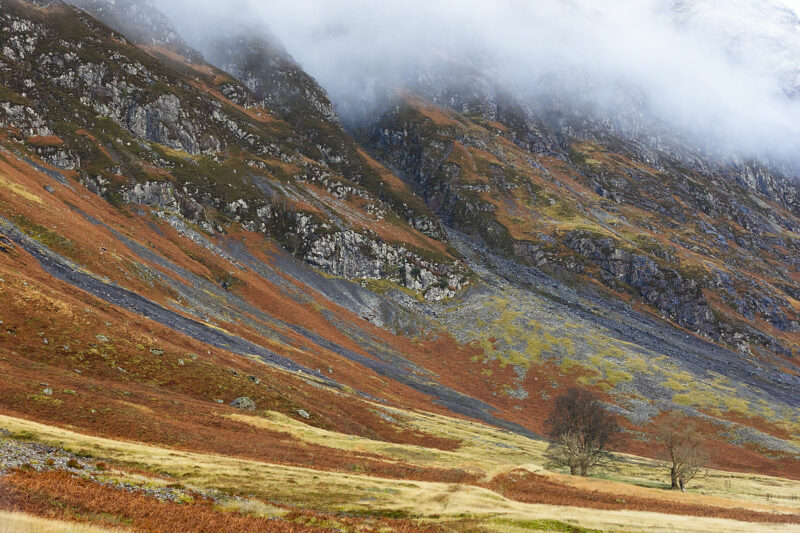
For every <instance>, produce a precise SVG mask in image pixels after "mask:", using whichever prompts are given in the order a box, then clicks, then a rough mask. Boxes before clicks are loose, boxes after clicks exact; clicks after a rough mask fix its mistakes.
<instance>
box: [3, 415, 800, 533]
mask: <svg viewBox="0 0 800 533" xmlns="http://www.w3.org/2000/svg"><path fill="white" fill-rule="evenodd" d="M392 415H393V416H395V417H398V418H402V419H403V420H404V422H406V423H408V424H411V425H412V426H413V427H415V428H416V429H424V430H426V431H428V432H430V433H432V434H434V435H439V436H449V437H450V438H456V439H462V438H463V439H464V440H463V445H462V446H461V447H460V448H458V449H456V450H452V451H443V450H438V449H429V448H424V447H421V446H415V445H402V444H390V443H385V442H380V441H372V440H369V439H366V438H361V437H354V436H351V435H345V434H340V433H336V432H333V431H327V430H322V429H318V428H313V427H311V426H307V425H305V424H302V423H300V422H297V421H295V420H292V419H289V418H288V417H285V416H283V415H279V414H277V413H275V414H268V415H267V416H264V417H255V416H245V415H234V416H237V418H239V419H241V420H242V421H244V422H247V423H251V424H257V425H267V426H270V427H271V428H273V429H275V430H279V431H284V432H287V433H290V434H292V435H293V436H295V437H297V438H299V439H301V440H302V441H303V442H305V443H307V444H309V445H311V444H314V443H316V442H326V443H327V445H328V446H330V447H333V448H338V449H341V450H346V451H348V452H351V453H358V452H362V453H363V452H370V453H374V454H377V455H379V456H381V457H383V458H385V459H387V460H396V461H401V460H402V461H405V462H408V463H411V464H414V465H417V466H419V467H430V466H436V467H440V468H463V469H466V470H471V471H472V472H473V473H475V474H478V472H479V470H478V469H477V468H476V466H477V465H481V467H482V468H486V469H485V470H480V476H479V477H476V478H475V480H473V481H470V482H466V483H447V482H435V481H410V480H407V479H406V480H401V479H390V478H386V477H375V476H367V475H363V474H361V473H358V472H341V471H322V470H316V469H312V468H301V467H293V466H286V465H277V464H270V463H266V462H261V461H253V460H245V459H238V458H233V457H226V456H221V455H214V454H208V453H195V452H189V451H179V450H174V449H169V448H165V447H158V446H153V445H147V444H142V443H136V442H128V441H121V440H112V439H107V438H101V437H95V436H90V435H87V434H84V433H77V432H73V431H69V430H67V429H62V428H57V427H53V426H48V425H45V424H40V423H36V422H32V421H28V420H23V419H20V418H14V417H8V416H0V428H3V429H4V431H5V433H4V434H5V435H6V439H5V441H4V446H5V448H4V450H5V451H4V452H0V469H1V468H2V467H4V466H5V467H9V466H12V467H14V468H6V471H5V475H4V476H2V477H0V508H3V509H5V511H3V514H2V515H0V523H2V524H4V525H3V526H0V531H4V532H5V531H10V532H11V531H13V532H18V531H19V532H22V531H81V532H83V531H87V532H93V531H101V530H102V529H94V526H98V527H101V528H114V529H120V528H121V529H123V530H125V529H133V530H142V531H164V530H171V531H172V530H174V531H180V530H186V531H188V530H192V531H195V530H196V531H215V530H223V529H224V530H226V531H265V530H274V531H322V530H330V529H338V530H346V531H384V530H391V531H418V530H429V531H498V532H501V531H505V532H515V531H537V530H547V531H573V532H583V531H664V532H667V531H687V532H688V531H704V532H717V531H719V532H723V531H724V532H736V531H741V532H756V531H800V481H792V480H786V479H781V478H774V477H769V476H763V475H746V474H737V473H731V472H724V471H709V472H708V474H707V475H706V476H705V477H704V478H703V479H702V480H700V481H698V482H697V483H696V484H695V486H694V487H692V488H691V490H690V491H689V492H688V493H675V492H671V491H668V490H664V488H663V485H662V484H661V481H662V480H663V478H664V474H665V470H664V465H663V464H660V463H658V462H657V461H652V460H649V459H643V458H639V457H635V456H627V455H619V456H617V457H616V461H615V462H614V463H613V465H612V466H610V467H607V468H604V469H602V470H600V471H598V472H597V476H598V477H596V478H589V479H585V478H572V477H570V476H566V475H563V474H560V473H557V472H550V471H546V470H544V469H543V468H542V467H541V466H540V465H541V464H543V463H544V461H543V458H542V451H543V448H544V445H543V443H542V442H540V441H537V440H533V439H529V438H527V437H522V436H519V435H515V434H513V433H510V432H506V431H503V430H497V429H493V428H489V427H487V426H483V425H480V424H476V423H470V422H464V421H461V420H456V419H451V418H448V417H445V416H439V415H430V414H426V413H419V412H414V413H412V412H407V411H401V410H394V411H393V413H392ZM8 450H11V451H8ZM15 457H16V458H18V460H17V462H16V463H14V458H15ZM20 461H25V462H24V463H23V464H22V465H20V464H19V463H20ZM656 511H660V512H656ZM20 512H24V513H28V514H27V515H26V514H19V513H20ZM30 515H40V516H41V517H46V518H48V519H51V520H57V521H56V522H52V521H47V522H44V521H42V520H41V519H40V518H35V517H34V516H30ZM65 521H67V522H65ZM89 526H92V527H89ZM3 528H4V529H3ZM164 528H166V529H164Z"/></svg>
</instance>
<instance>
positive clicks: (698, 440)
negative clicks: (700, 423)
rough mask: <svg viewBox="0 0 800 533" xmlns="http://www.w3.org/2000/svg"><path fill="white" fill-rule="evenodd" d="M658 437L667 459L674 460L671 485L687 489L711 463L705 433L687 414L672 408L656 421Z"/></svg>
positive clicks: (672, 487) (671, 468) (672, 462)
mask: <svg viewBox="0 0 800 533" xmlns="http://www.w3.org/2000/svg"><path fill="white" fill-rule="evenodd" d="M655 436H656V438H657V439H658V441H659V442H660V443H661V444H662V445H663V446H664V448H665V450H666V454H667V459H668V460H669V461H670V462H671V466H670V471H669V476H670V488H671V489H673V490H678V489H680V490H684V487H685V486H686V485H687V484H688V483H689V482H690V481H691V480H693V479H694V478H696V477H697V476H698V475H699V474H700V473H701V472H702V471H703V467H704V466H705V464H706V463H707V462H708V451H707V450H706V447H705V444H704V441H703V437H702V435H701V434H700V432H699V431H697V428H696V427H695V425H694V424H692V422H691V421H690V420H689V419H688V418H687V417H686V415H684V414H683V413H681V412H679V411H672V412H671V413H669V414H668V415H667V416H665V417H663V418H662V419H661V420H659V421H658V422H656V425H655Z"/></svg>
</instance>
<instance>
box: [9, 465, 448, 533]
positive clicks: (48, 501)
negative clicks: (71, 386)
mask: <svg viewBox="0 0 800 533" xmlns="http://www.w3.org/2000/svg"><path fill="white" fill-rule="evenodd" d="M0 509H5V510H14V511H21V512H26V513H30V514H35V515H38V516H43V517H47V518H53V519H59V520H70V521H78V522H91V523H94V524H98V525H102V526H107V527H109V526H110V527H115V526H117V527H120V526H121V527H125V528H130V527H133V528H135V529H136V530H137V531H144V532H153V533H156V532H159V533H160V532H162V531H192V532H196V533H206V532H207V533H218V532H220V531H225V532H229V533H261V532H264V531H270V532H272V531H275V532H278V533H283V532H287V533H288V532H291V533H295V532H317V531H330V528H322V527H318V526H315V525H313V524H315V523H316V524H319V523H330V524H336V525H337V526H338V527H340V528H342V529H345V530H356V529H357V530H358V531H364V532H372V531H375V532H377V531H381V530H385V529H390V530H392V531H399V532H401V533H403V532H408V533H410V532H414V531H430V532H433V531H438V530H437V529H434V528H433V527H430V526H424V525H422V524H418V523H416V522H413V521H411V520H394V519H387V518H352V517H339V516H333V515H324V514H318V513H313V512H307V511H292V512H290V513H289V514H287V515H285V516H283V517H282V518H280V519H270V518H265V517H256V516H247V515H243V514H241V513H238V512H225V511H221V510H219V509H217V508H215V506H214V504H213V502H211V501H208V500H206V499H203V498H201V497H199V496H198V497H197V498H195V501H194V502H192V503H180V504H179V503H174V502H163V501H159V500H157V499H156V498H153V497H149V496H145V495H142V494H137V493H130V492H127V491H124V490H119V489H115V488H111V487H108V486H104V485H100V484H98V483H95V482H92V481H89V480H86V479H81V478H76V477H74V476H71V475H69V474H67V473H64V472H50V473H44V474H37V473H33V472H16V473H14V474H12V475H10V476H7V477H0Z"/></svg>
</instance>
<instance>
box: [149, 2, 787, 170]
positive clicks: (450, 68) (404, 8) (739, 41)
mask: <svg viewBox="0 0 800 533" xmlns="http://www.w3.org/2000/svg"><path fill="white" fill-rule="evenodd" d="M158 1H160V2H161V6H160V7H161V8H162V9H163V10H164V11H165V12H167V14H168V15H171V17H172V18H173V20H174V21H175V22H176V24H177V26H178V29H179V30H180V31H181V32H182V33H184V34H186V35H187V36H188V38H189V41H190V44H192V45H193V46H195V47H197V48H199V49H200V50H201V51H202V50H203V44H204V40H206V39H207V36H208V35H209V32H213V31H214V29H215V28H225V27H226V24H247V25H249V26H251V27H253V26H256V27H261V28H262V29H263V30H264V31H267V30H268V31H270V32H271V33H273V34H274V35H275V36H277V38H278V39H279V40H280V41H281V42H282V43H283V44H284V45H285V47H286V49H287V50H288V51H289V53H290V54H291V55H292V56H293V57H294V58H295V59H296V60H297V61H298V62H299V63H300V64H301V65H302V66H303V67H304V68H305V69H306V70H307V71H308V72H309V73H310V74H311V75H312V76H314V77H315V78H316V79H317V80H318V81H319V82H320V83H321V85H322V86H323V87H324V88H325V89H326V90H327V91H328V93H329V94H330V96H331V99H332V101H333V102H334V104H335V105H336V106H337V108H338V110H339V112H340V114H342V115H343V116H344V118H345V120H347V119H348V118H354V117H358V118H360V119H363V117H364V116H365V115H366V116H373V114H374V113H375V112H376V110H377V109H378V108H379V106H380V105H381V103H382V100H381V98H382V96H384V95H385V94H387V92H391V91H393V90H394V89H396V88H398V87H408V86H411V87H412V88H414V87H418V86H420V85H426V84H427V85H428V86H430V85H433V86H435V85H436V84H437V83H442V84H443V83H445V82H446V81H447V80H448V79H452V78H453V76H456V73H458V75H462V74H463V72H464V71H465V70H470V69H471V70H472V71H474V73H475V76H474V77H473V78H472V79H474V80H478V79H482V80H484V81H485V80H489V81H491V83H494V84H495V85H501V86H503V87H509V88H513V90H514V91H515V92H516V93H517V94H519V95H520V96H521V97H522V98H523V99H525V100H526V101H528V102H529V103H531V104H532V105H534V107H535V106H537V105H551V106H552V105H553V101H554V100H555V101H556V102H557V105H559V106H565V107H566V108H569V109H581V110H587V111H585V112H587V113H594V115H595V116H596V117H597V119H598V120H605V121H612V122H615V123H617V122H618V123H620V127H622V128H623V129H626V128H627V129H636V130H642V129H645V130H646V129H647V128H649V127H651V126H652V128H653V131H656V126H658V127H659V128H663V127H667V128H668V129H670V130H671V131H674V132H676V133H677V134H678V135H679V136H680V137H682V138H685V139H688V140H689V141H690V142H692V143H695V144H697V145H698V146H702V147H703V148H704V149H708V150H711V151H716V152H719V153H721V154H735V155H740V156H741V157H760V158H779V159H792V160H795V159H796V160H797V161H798V163H799V164H800V104H799V103H798V101H800V98H798V95H797V94H796V93H800V21H798V18H797V15H796V11H795V12H791V11H786V10H785V9H782V8H783V7H784V6H790V7H791V8H792V9H794V10H800V0H606V1H604V2H599V1H596V0H383V1H381V2H375V1H372V0H234V1H232V2H225V3H219V2H211V1H203V0H200V1H198V0H157V2H158ZM236 2H239V4H238V5H236ZM676 5H682V9H681V10H676ZM226 19H227V21H228V22H226V23H225V24H222V23H221V21H223V20H226ZM226 31H227V30H226ZM433 89H434V90H435V89H436V87H433ZM582 112H584V111H582Z"/></svg>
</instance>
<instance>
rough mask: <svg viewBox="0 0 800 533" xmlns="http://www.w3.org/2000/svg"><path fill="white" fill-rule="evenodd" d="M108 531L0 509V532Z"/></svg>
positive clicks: (58, 532) (83, 532) (81, 532)
mask: <svg viewBox="0 0 800 533" xmlns="http://www.w3.org/2000/svg"><path fill="white" fill-rule="evenodd" d="M109 531H112V530H110V529H103V528H100V527H96V526H92V525H88V524H76V523H73V522H62V521H60V520H47V519H45V518H39V517H37V516H31V515H28V514H25V513H9V512H5V511H0V533H108V532H109ZM113 531H125V530H124V529H114V530H113Z"/></svg>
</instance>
